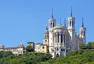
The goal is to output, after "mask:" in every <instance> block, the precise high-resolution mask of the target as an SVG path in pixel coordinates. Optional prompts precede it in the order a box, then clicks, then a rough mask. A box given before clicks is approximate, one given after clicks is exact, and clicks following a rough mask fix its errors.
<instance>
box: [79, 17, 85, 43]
mask: <svg viewBox="0 0 94 64" xmlns="http://www.w3.org/2000/svg"><path fill="white" fill-rule="evenodd" d="M80 38H82V40H83V43H86V28H85V27H84V22H83V18H82V26H81V28H80Z"/></svg>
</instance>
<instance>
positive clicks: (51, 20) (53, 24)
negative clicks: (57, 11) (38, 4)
mask: <svg viewBox="0 0 94 64" xmlns="http://www.w3.org/2000/svg"><path fill="white" fill-rule="evenodd" d="M48 22H49V29H53V28H54V27H55V26H56V19H54V18H53V9H52V16H51V18H50V19H49V20H48Z"/></svg>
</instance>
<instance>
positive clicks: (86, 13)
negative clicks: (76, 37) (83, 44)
mask: <svg viewBox="0 0 94 64" xmlns="http://www.w3.org/2000/svg"><path fill="white" fill-rule="evenodd" d="M71 7H72V12H73V16H74V17H75V28H76V32H77V33H79V28H80V27H81V23H82V22H81V21H82V20H81V18H84V24H85V27H86V29H87V31H86V36H87V37H86V41H87V43H88V42H90V41H94V36H93V33H94V30H93V28H94V18H93V17H94V0H0V44H3V45H4V46H5V47H12V46H17V45H18V44H20V43H22V44H24V45H25V46H26V45H27V42H32V41H33V42H35V43H39V42H43V38H44V32H45V27H46V24H47V23H48V19H49V18H51V13H52V8H53V15H54V18H55V19H56V23H57V25H58V24H59V23H60V18H61V23H62V24H63V25H64V21H63V20H64V19H67V18H68V17H69V16H70V9H71Z"/></svg>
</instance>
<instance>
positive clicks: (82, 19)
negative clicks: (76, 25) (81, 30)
mask: <svg viewBox="0 0 94 64" xmlns="http://www.w3.org/2000/svg"><path fill="white" fill-rule="evenodd" d="M82 27H84V22H83V18H82Z"/></svg>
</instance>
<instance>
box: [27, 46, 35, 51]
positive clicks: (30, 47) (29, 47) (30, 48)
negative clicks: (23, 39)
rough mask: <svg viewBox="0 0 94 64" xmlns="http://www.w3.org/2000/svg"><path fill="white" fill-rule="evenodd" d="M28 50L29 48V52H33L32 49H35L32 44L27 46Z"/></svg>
mask: <svg viewBox="0 0 94 64" xmlns="http://www.w3.org/2000/svg"><path fill="white" fill-rule="evenodd" d="M26 50H27V52H32V51H34V50H33V47H32V46H31V45H28V46H27V47H26Z"/></svg>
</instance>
